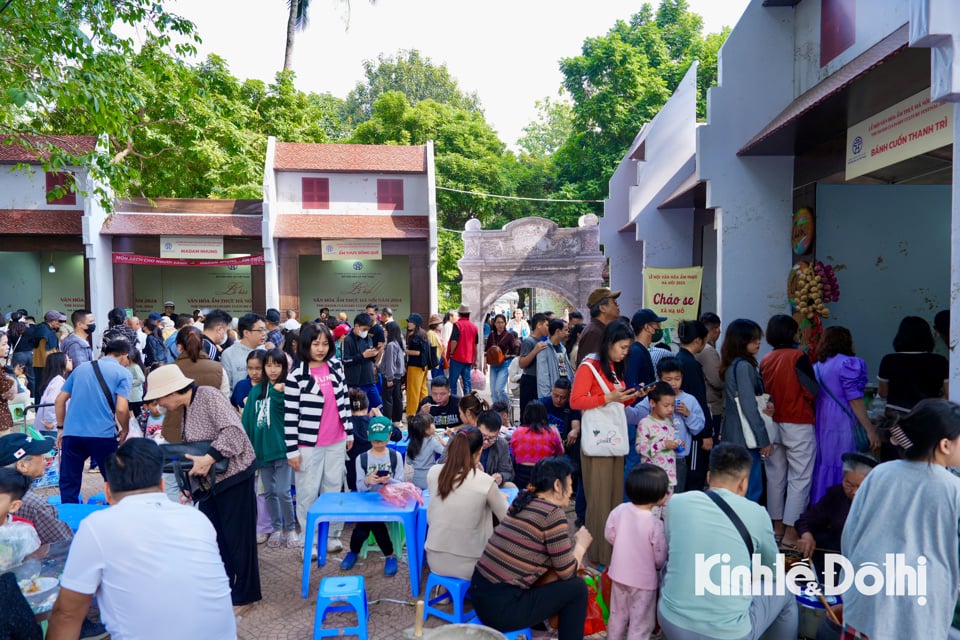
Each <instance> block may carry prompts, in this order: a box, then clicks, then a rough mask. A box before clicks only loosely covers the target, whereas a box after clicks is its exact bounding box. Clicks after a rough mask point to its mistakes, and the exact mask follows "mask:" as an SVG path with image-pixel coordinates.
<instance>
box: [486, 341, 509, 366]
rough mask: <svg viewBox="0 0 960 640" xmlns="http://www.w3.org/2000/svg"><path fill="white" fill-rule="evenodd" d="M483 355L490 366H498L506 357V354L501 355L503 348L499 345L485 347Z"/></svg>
mask: <svg viewBox="0 0 960 640" xmlns="http://www.w3.org/2000/svg"><path fill="white" fill-rule="evenodd" d="M483 357H484V359H486V361H487V364H489V365H490V366H491V367H499V366H500V365H502V364H503V363H504V361H506V359H507V358H506V356H504V355H503V350H502V349H501V348H500V347H499V345H493V346H492V347H490V348H489V349H487V350H486V352H485V353H484V354H483Z"/></svg>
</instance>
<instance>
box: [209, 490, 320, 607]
mask: <svg viewBox="0 0 960 640" xmlns="http://www.w3.org/2000/svg"><path fill="white" fill-rule="evenodd" d="M255 478H256V476H255V475H254V474H250V477H249V478H246V479H245V480H241V481H240V482H238V483H236V484H234V485H232V486H230V487H228V488H226V489H223V490H221V489H220V487H219V486H218V487H217V489H216V494H215V495H213V496H212V497H211V498H210V499H208V500H204V501H203V502H201V503H200V504H199V505H198V507H199V509H200V512H201V513H203V514H204V515H205V516H207V517H208V518H209V519H210V522H211V523H212V524H213V528H214V529H216V531H217V546H219V547H220V558H221V559H222V560H223V567H224V569H226V570H227V580H229V581H230V597H231V600H233V604H234V605H243V604H250V603H251V602H257V601H258V600H260V599H262V596H261V594H260V563H259V561H258V560H257V495H256V493H255V487H254V482H255ZM308 553H309V551H308Z"/></svg>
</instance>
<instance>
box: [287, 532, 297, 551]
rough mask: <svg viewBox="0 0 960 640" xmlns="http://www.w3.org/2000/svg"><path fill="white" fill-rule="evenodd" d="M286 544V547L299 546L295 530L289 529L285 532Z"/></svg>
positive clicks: (293, 547) (295, 547) (294, 547)
mask: <svg viewBox="0 0 960 640" xmlns="http://www.w3.org/2000/svg"><path fill="white" fill-rule="evenodd" d="M286 545H287V549H299V548H300V536H298V535H297V532H296V531H291V532H289V533H287V541H286Z"/></svg>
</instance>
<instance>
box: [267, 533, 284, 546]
mask: <svg viewBox="0 0 960 640" xmlns="http://www.w3.org/2000/svg"><path fill="white" fill-rule="evenodd" d="M281 542H283V533H282V532H280V531H274V532H273V533H271V534H270V537H269V538H267V548H269V549H278V548H279V547H280V543H281Z"/></svg>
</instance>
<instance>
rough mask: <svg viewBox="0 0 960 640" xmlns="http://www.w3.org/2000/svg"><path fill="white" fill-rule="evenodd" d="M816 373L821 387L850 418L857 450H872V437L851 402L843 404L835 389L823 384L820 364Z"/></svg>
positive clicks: (815, 370)
mask: <svg viewBox="0 0 960 640" xmlns="http://www.w3.org/2000/svg"><path fill="white" fill-rule="evenodd" d="M813 371H814V373H815V374H816V376H817V384H819V385H820V388H821V389H822V390H824V391H826V392H827V395H828V396H830V399H831V400H833V401H834V402H836V403H837V406H838V407H840V409H841V410H842V411H843V412H844V413H845V414H846V415H847V417H848V418H850V428H851V429H853V442H854V446H856V448H857V451H858V452H860V453H864V452H867V451H870V438H868V437H867V432H866V430H865V429H864V428H863V425H862V424H860V420H858V419H857V416H855V415H854V413H853V411H852V410H851V409H850V406H849V404H850V403H849V402H848V403H847V404H843V403H842V402H840V401H839V400H838V399H837V396H835V395H833V391H830V387H828V386H827V385H825V384H823V380H822V379H821V377H820V365H819V363H818V364H817V366H816V367H814V369H813ZM841 453H843V452H841Z"/></svg>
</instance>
